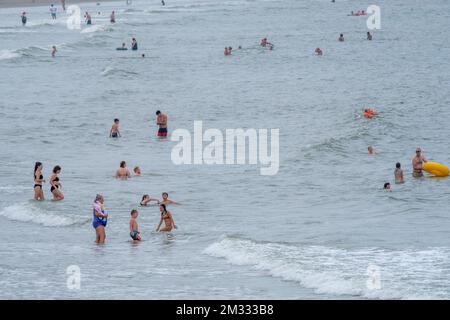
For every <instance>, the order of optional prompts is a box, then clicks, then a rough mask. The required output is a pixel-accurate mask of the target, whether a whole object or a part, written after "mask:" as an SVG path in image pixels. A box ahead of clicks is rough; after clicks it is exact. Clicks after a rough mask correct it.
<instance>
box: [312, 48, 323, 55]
mask: <svg viewBox="0 0 450 320" xmlns="http://www.w3.org/2000/svg"><path fill="white" fill-rule="evenodd" d="M314 52H315V53H316V54H317V55H318V56H321V55H322V54H323V52H322V49H320V48H316V50H314Z"/></svg>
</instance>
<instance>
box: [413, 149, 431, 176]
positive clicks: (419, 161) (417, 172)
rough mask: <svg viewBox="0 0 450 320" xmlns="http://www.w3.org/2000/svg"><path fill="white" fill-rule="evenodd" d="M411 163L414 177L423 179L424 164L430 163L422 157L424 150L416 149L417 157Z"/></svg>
mask: <svg viewBox="0 0 450 320" xmlns="http://www.w3.org/2000/svg"><path fill="white" fill-rule="evenodd" d="M411 162H412V167H413V177H415V178H420V177H423V172H422V170H423V163H424V162H428V160H427V159H426V158H425V157H424V156H423V155H422V150H421V149H420V148H417V149H416V155H415V156H414V158H413V159H412V161H411Z"/></svg>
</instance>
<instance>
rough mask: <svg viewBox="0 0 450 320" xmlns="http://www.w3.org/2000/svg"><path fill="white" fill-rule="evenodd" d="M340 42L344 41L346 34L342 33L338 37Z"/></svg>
mask: <svg viewBox="0 0 450 320" xmlns="http://www.w3.org/2000/svg"><path fill="white" fill-rule="evenodd" d="M338 40H339V41H340V42H344V34H343V33H341V34H340V36H339V39H338Z"/></svg>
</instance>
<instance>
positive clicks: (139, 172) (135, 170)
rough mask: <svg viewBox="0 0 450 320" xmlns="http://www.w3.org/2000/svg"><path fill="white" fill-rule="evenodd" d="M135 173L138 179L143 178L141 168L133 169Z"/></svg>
mask: <svg viewBox="0 0 450 320" xmlns="http://www.w3.org/2000/svg"><path fill="white" fill-rule="evenodd" d="M133 172H134V175H135V176H137V177H140V176H141V168H139V167H138V166H136V167H134V168H133Z"/></svg>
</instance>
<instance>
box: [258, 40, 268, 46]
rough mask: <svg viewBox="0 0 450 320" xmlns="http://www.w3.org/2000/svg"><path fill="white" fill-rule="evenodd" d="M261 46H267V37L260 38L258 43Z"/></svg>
mask: <svg viewBox="0 0 450 320" xmlns="http://www.w3.org/2000/svg"><path fill="white" fill-rule="evenodd" d="M259 45H260V46H261V47H265V46H267V38H263V39H261V43H260V44H259Z"/></svg>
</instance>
